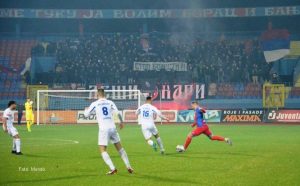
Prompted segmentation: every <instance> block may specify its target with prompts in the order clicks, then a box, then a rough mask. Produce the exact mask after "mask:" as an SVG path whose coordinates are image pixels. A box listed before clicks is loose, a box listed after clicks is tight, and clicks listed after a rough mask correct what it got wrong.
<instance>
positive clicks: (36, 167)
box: [0, 124, 300, 186]
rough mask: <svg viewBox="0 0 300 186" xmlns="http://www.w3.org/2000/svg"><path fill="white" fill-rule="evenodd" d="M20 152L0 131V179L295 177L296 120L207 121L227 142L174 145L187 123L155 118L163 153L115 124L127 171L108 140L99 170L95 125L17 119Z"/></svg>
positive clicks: (212, 181)
mask: <svg viewBox="0 0 300 186" xmlns="http://www.w3.org/2000/svg"><path fill="white" fill-rule="evenodd" d="M17 128H18V130H19V133H20V135H21V140H22V152H23V153H24V155H23V156H16V155H12V154H11V153H10V150H11V138H10V137H9V136H8V135H7V134H5V133H3V132H2V133H1V134H0V146H1V148H0V156H1V163H0V184H1V185H30V186H33V185H118V186H120V185H124V186H125V185H139V186H141V185H142V186H147V185H300V176H299V175H300V174H299V173H300V126H297V125H272V126H268V125H263V126H262V125H230V124H227V125H218V124H215V125H210V128H211V130H212V132H213V133H214V134H219V135H222V136H225V137H227V136H228V137H231V139H232V140H233V146H232V147H231V146H228V145H227V144H226V143H221V142H216V141H213V142H212V141H210V140H208V138H207V137H206V136H200V137H197V138H194V139H193V141H192V143H191V145H190V147H189V149H188V151H187V152H185V153H177V152H176V151H175V147H176V145H178V144H183V143H184V140H185V137H186V135H187V133H188V132H189V131H190V130H191V128H190V127H189V126H188V125H162V126H161V125H158V130H159V132H160V135H161V137H162V140H163V142H164V145H165V148H166V154H165V155H160V153H159V152H154V151H153V150H152V149H151V148H150V147H149V146H148V145H147V144H146V143H145V141H144V138H143V136H142V133H141V129H140V127H139V126H137V125H127V126H125V128H124V129H122V130H121V131H119V134H120V136H121V140H122V141H121V142H122V144H123V146H124V148H125V150H126V151H127V154H128V156H129V159H130V161H131V164H132V166H133V168H134V170H135V173H134V174H132V175H130V174H128V172H127V170H126V169H125V166H124V164H123V162H122V160H121V158H120V157H119V154H118V153H117V152H116V150H115V149H114V147H113V146H112V145H110V146H109V149H108V150H109V154H110V156H111V158H112V161H113V162H114V164H115V166H116V167H117V169H118V174H117V175H113V176H106V175H105V173H106V172H107V171H108V167H107V166H106V165H105V164H104V162H103V160H102V158H101V156H100V154H99V152H98V146H97V136H98V126H97V125H58V126H34V127H33V128H32V132H31V133H28V132H27V131H26V128H25V126H20V127H19V126H17Z"/></svg>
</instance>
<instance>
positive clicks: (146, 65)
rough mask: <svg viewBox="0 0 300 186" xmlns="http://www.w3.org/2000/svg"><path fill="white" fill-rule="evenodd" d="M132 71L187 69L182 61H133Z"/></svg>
mask: <svg viewBox="0 0 300 186" xmlns="http://www.w3.org/2000/svg"><path fill="white" fill-rule="evenodd" d="M133 70H134V71H161V70H166V71H178V72H179V71H187V63H184V62H134V66H133Z"/></svg>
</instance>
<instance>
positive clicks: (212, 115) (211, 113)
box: [177, 110, 222, 123]
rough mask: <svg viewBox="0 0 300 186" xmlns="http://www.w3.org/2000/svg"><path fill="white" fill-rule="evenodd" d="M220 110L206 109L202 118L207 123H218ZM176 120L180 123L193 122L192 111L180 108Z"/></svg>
mask: <svg viewBox="0 0 300 186" xmlns="http://www.w3.org/2000/svg"><path fill="white" fill-rule="evenodd" d="M221 114H222V113H221V110H206V113H205V114H204V119H205V121H206V122H207V123H212V122H213V123H219V122H221ZM177 122H180V123H186V122H188V123H193V122H194V111H193V110H180V111H178V112H177Z"/></svg>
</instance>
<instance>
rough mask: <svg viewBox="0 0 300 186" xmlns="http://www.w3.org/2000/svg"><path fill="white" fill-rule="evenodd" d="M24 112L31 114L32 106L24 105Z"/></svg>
mask: <svg viewBox="0 0 300 186" xmlns="http://www.w3.org/2000/svg"><path fill="white" fill-rule="evenodd" d="M25 112H26V114H31V113H32V104H31V103H30V102H26V103H25Z"/></svg>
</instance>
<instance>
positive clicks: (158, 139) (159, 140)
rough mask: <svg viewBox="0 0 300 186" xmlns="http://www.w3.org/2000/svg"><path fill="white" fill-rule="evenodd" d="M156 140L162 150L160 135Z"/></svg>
mask: <svg viewBox="0 0 300 186" xmlns="http://www.w3.org/2000/svg"><path fill="white" fill-rule="evenodd" d="M156 140H157V143H158V145H159V148H160V150H164V145H163V143H162V141H161V139H160V137H158V138H157V139H156Z"/></svg>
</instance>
